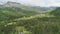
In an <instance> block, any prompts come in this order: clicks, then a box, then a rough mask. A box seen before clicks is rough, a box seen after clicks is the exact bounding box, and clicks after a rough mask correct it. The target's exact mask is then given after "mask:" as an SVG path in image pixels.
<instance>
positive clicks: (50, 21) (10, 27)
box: [0, 8, 60, 34]
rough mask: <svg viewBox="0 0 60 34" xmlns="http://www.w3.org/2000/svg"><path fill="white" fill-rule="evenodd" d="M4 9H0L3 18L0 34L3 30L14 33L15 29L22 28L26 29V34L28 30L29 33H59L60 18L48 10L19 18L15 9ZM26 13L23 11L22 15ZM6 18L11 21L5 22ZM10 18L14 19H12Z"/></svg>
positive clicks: (8, 33) (6, 33)
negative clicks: (44, 12)
mask: <svg viewBox="0 0 60 34" xmlns="http://www.w3.org/2000/svg"><path fill="white" fill-rule="evenodd" d="M0 9H1V8H0ZM4 9H5V8H4ZM4 9H3V10H2V9H1V11H0V15H1V16H0V19H1V18H2V19H3V21H1V20H0V34H3V32H4V34H12V32H13V33H14V34H16V32H17V31H18V33H19V31H23V30H24V31H26V32H25V33H26V34H27V33H28V34H29V32H30V33H31V34H60V18H58V17H55V16H54V15H50V14H49V12H48V13H46V14H37V15H33V16H29V17H22V18H20V17H21V15H20V14H19V12H17V13H16V10H15V12H14V10H13V11H10V10H6V9H5V10H4ZM22 13H23V12H22ZM28 13H30V12H28ZM28 13H25V12H24V13H23V14H22V15H23V16H24V15H25V14H28ZM14 17H15V18H14ZM18 17H19V18H18ZM7 18H8V19H11V21H9V22H8V21H6V22H5V20H6V19H7ZM12 18H14V19H13V20H12ZM4 19H5V20H4Z"/></svg>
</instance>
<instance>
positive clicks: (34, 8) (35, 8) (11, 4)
mask: <svg viewBox="0 0 60 34" xmlns="http://www.w3.org/2000/svg"><path fill="white" fill-rule="evenodd" d="M4 6H5V7H17V8H21V9H23V10H28V11H29V10H30V11H34V12H38V13H41V12H45V11H48V10H52V9H54V8H55V7H40V6H26V5H23V4H20V3H17V2H11V1H8V2H7V3H6V4H4Z"/></svg>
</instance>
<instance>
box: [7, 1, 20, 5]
mask: <svg viewBox="0 0 60 34" xmlns="http://www.w3.org/2000/svg"><path fill="white" fill-rule="evenodd" d="M7 3H11V4H20V3H17V2H12V1H8V2H7Z"/></svg>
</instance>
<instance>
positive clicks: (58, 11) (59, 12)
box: [50, 7, 60, 16]
mask: <svg viewBox="0 0 60 34" xmlns="http://www.w3.org/2000/svg"><path fill="white" fill-rule="evenodd" d="M50 14H52V15H54V16H60V7H57V8H56V9H55V10H53V11H51V13H50Z"/></svg>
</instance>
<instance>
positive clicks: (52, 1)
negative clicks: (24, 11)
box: [0, 0, 60, 7]
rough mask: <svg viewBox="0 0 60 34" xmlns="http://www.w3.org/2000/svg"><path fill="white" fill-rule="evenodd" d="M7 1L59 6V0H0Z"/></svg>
mask: <svg viewBox="0 0 60 34" xmlns="http://www.w3.org/2000/svg"><path fill="white" fill-rule="evenodd" d="M7 1H13V2H19V3H22V4H26V5H35V6H42V7H50V6H57V7H60V0H0V3H2V2H7Z"/></svg>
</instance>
